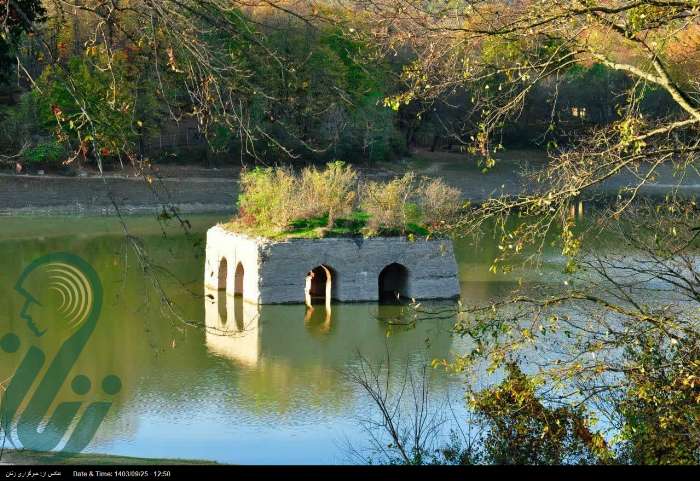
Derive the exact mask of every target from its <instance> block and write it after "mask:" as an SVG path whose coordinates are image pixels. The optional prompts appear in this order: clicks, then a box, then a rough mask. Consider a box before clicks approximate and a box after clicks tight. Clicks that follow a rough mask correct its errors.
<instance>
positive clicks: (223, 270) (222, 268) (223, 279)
mask: <svg viewBox="0 0 700 481" xmlns="http://www.w3.org/2000/svg"><path fill="white" fill-rule="evenodd" d="M227 281H228V261H227V260H226V258H225V257H222V258H221V260H220V261H219V277H218V286H219V290H220V291H224V292H225V291H226V283H227Z"/></svg>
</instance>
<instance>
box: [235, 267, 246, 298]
mask: <svg viewBox="0 0 700 481" xmlns="http://www.w3.org/2000/svg"><path fill="white" fill-rule="evenodd" d="M244 274H245V269H243V264H242V263H241V262H239V263H238V265H237V266H236V274H235V279H234V281H235V282H234V287H233V289H234V294H235V295H237V296H242V295H243V275H244Z"/></svg>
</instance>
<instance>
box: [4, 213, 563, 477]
mask: <svg viewBox="0 0 700 481" xmlns="http://www.w3.org/2000/svg"><path fill="white" fill-rule="evenodd" d="M187 219H188V221H189V222H190V223H191V227H192V228H191V232H190V233H189V234H185V233H183V231H182V229H181V228H180V227H179V226H178V225H177V223H176V222H174V221H169V222H167V223H165V224H163V223H160V222H158V221H157V220H156V219H154V218H153V217H130V218H128V219H127V223H128V229H129V233H130V234H131V235H133V236H135V238H136V239H138V241H137V242H139V243H140V244H139V245H140V246H141V248H142V249H143V252H145V253H147V255H148V256H149V261H150V267H149V270H148V272H147V274H146V275H144V272H143V271H142V265H141V264H140V263H139V259H138V258H137V256H136V255H135V252H134V250H133V244H132V243H131V242H130V241H129V240H128V239H127V237H126V236H125V235H124V232H123V230H122V227H121V226H120V224H119V222H118V220H117V219H115V218H107V217H105V218H62V217H4V218H0V288H1V289H2V295H0V337H2V336H3V335H4V334H5V333H8V332H13V333H15V334H17V336H19V338H20V340H21V345H20V347H19V349H18V350H17V351H16V352H14V353H8V352H0V356H1V357H0V380H5V379H8V378H9V377H11V376H12V374H13V372H14V370H15V369H16V368H17V366H18V365H19V363H20V361H21V359H22V356H23V355H24V354H25V353H26V351H27V349H28V347H29V346H30V345H32V344H34V345H38V346H39V347H40V348H41V349H42V350H43V351H45V352H46V353H47V357H48V356H49V355H50V353H52V352H54V351H55V350H56V349H57V348H56V345H57V344H58V342H57V341H56V339H55V338H51V336H44V337H41V338H33V337H32V334H31V332H29V330H28V329H27V326H26V323H25V321H24V320H23V319H22V318H21V317H20V315H21V311H22V308H23V303H24V299H23V298H22V296H20V295H19V293H18V292H17V291H16V290H15V289H14V285H15V283H16V281H17V278H18V277H19V276H20V274H21V272H22V271H23V270H24V269H25V268H26V267H27V266H28V265H29V264H30V263H31V262H32V261H33V260H34V259H36V258H38V257H40V256H43V255H46V254H49V253H52V252H58V251H63V252H70V253H73V254H76V255H79V256H80V257H82V258H83V259H85V260H86V261H87V262H89V263H90V264H91V265H92V266H93V267H94V268H95V270H96V271H97V273H98V274H99V276H100V279H101V282H102V285H103V289H104V305H103V307H102V311H101V315H100V317H99V320H98V323H97V327H96V328H95V331H94V333H93V334H92V336H91V338H90V340H89V342H88V343H87V345H86V347H85V349H84V350H83V352H82V353H81V355H80V357H79V359H78V360H77V362H76V364H75V366H74V367H73V368H72V371H71V376H74V375H78V374H81V375H84V376H86V377H87V378H88V379H90V380H92V386H93V388H92V389H91V390H89V392H87V393H86V394H83V395H82V396H80V395H77V394H76V393H75V391H74V390H71V387H70V386H69V385H68V384H69V383H68V382H66V383H65V384H66V385H65V386H63V387H62V388H61V390H60V391H59V393H58V396H57V397H56V399H55V401H54V403H53V405H52V406H53V407H52V408H51V409H54V407H55V406H56V405H57V404H58V403H60V402H64V401H82V402H84V403H86V402H88V401H90V402H91V401H94V400H100V399H101V397H105V394H104V393H103V392H101V391H100V390H99V389H97V387H96V386H98V385H99V382H100V380H101V379H103V378H104V376H106V375H108V374H115V375H117V376H119V378H120V379H121V381H122V388H121V390H120V391H119V392H118V394H116V395H114V396H112V397H111V398H110V399H109V400H110V401H112V402H113V404H112V407H111V408H110V410H109V412H108V414H107V416H106V418H105V420H104V422H103V423H102V425H101V426H100V427H99V429H98V431H97V434H96V436H95V437H94V439H93V440H92V442H91V443H90V444H89V446H88V448H87V449H86V451H87V452H95V453H104V454H115V455H124V456H138V457H153V458H188V459H206V460H214V461H219V462H224V463H246V464H247V463H260V464H263V463H264V464H270V463H314V464H327V463H350V462H357V459H356V458H353V457H352V456H351V455H350V451H351V448H354V449H360V450H361V449H362V448H363V447H365V446H366V445H367V439H368V437H367V433H366V432H365V431H364V430H363V428H362V423H361V422H360V420H361V419H363V418H367V417H372V416H374V415H375V414H376V412H375V411H374V409H373V406H372V404H371V402H370V401H369V399H368V397H367V396H366V395H365V393H364V392H363V391H362V390H361V389H360V388H359V387H358V386H357V385H355V384H354V383H352V382H351V381H349V380H348V379H347V376H346V374H347V373H348V372H351V371H352V370H353V369H356V368H357V366H358V363H359V356H362V357H364V358H365V359H367V360H368V361H369V362H371V363H374V364H376V363H380V362H383V361H385V359H386V358H387V356H388V357H389V358H390V359H391V365H392V375H391V377H390V379H391V382H390V384H391V386H392V388H396V389H398V386H399V385H400V383H401V382H402V379H403V376H402V374H403V373H405V369H404V368H405V366H409V367H411V368H420V367H421V366H423V365H425V364H426V363H428V364H429V363H430V361H431V360H433V359H436V358H437V359H443V358H450V357H451V356H453V355H454V353H459V352H460V351H462V350H463V349H464V348H465V342H466V341H465V340H464V339H460V338H457V337H455V336H453V335H452V334H451V332H450V328H451V326H452V323H453V319H449V318H447V319H441V320H431V321H424V322H420V323H418V325H417V326H416V327H415V328H411V329H407V328H402V327H393V328H391V332H390V333H389V335H387V334H388V333H387V329H388V328H387V323H386V322H384V321H385V320H386V319H391V318H392V317H394V316H395V315H396V312H397V310H398V309H400V308H399V307H396V306H378V305H377V304H373V303H370V304H366V303H359V304H357V303H353V304H334V305H333V306H332V310H331V313H330V315H327V313H326V312H325V309H324V308H323V307H322V306H319V308H317V309H316V311H315V312H314V314H313V315H312V316H310V317H309V316H306V315H305V314H306V312H305V308H304V306H302V305H282V306H262V307H254V306H246V307H245V308H244V309H243V310H242V312H240V313H234V314H233V315H234V317H235V316H238V317H242V318H243V319H242V322H243V323H244V324H246V325H251V326H256V327H254V328H251V329H249V330H246V333H245V335H241V336H217V335H212V334H211V333H208V332H207V331H206V329H204V328H203V325H204V323H205V315H206V314H205V313H206V312H207V311H206V309H205V303H206V302H207V298H206V297H205V296H204V289H203V283H202V280H203V268H204V267H203V266H204V257H203V256H204V234H205V232H206V229H207V228H208V227H210V226H211V225H213V224H214V223H216V222H217V221H220V220H223V219H221V218H220V217H217V216H211V215H198V216H188V217H187ZM455 251H456V255H457V261H458V264H459V273H460V279H461V291H462V300H463V301H464V302H480V301H486V300H489V299H494V298H497V297H498V296H501V295H503V294H504V293H505V292H508V290H509V289H510V288H511V287H512V286H513V280H512V279H508V278H503V277H499V276H495V275H493V274H490V273H489V272H488V267H489V265H490V261H491V259H492V258H493V257H494V255H495V254H496V246H495V243H494V242H493V241H491V240H489V239H488V238H485V239H483V240H482V241H480V244H479V245H478V246H474V245H472V244H471V243H470V242H468V241H462V240H460V241H457V242H456V244H455ZM560 271H561V259H559V258H557V257H556V256H552V257H550V258H547V257H546V258H545V263H544V265H543V266H542V269H540V270H538V271H533V272H531V273H530V274H529V275H530V278H529V279H528V281H529V282H544V281H545V280H546V281H548V282H556V279H557V276H556V275H554V273H556V272H560ZM156 282H157V283H158V286H159V287H160V288H156V284H155V283H156ZM161 289H162V291H161ZM161 292H165V293H166V294H167V297H168V298H169V299H170V300H171V301H172V303H173V306H174V311H175V313H174V312H173V310H171V309H170V308H169V307H168V305H167V303H165V302H163V299H162V293H161ZM440 306H444V304H440ZM231 315H232V314H231V313H228V317H229V319H230V318H231ZM47 322H48V321H47ZM236 322H241V319H236ZM40 375H41V374H40ZM429 377H430V384H431V390H432V392H433V395H434V396H435V397H436V398H439V399H442V400H443V401H444V400H445V399H449V400H450V405H451V409H450V413H449V417H451V418H454V419H456V420H457V422H464V421H465V420H466V416H467V413H466V411H465V408H464V402H463V399H462V396H463V388H462V384H463V380H462V379H461V378H460V377H459V376H455V375H448V374H446V373H444V372H442V371H439V370H436V369H431V370H430V374H429ZM69 379H70V378H69ZM443 409H447V408H446V407H444V408H443ZM64 441H65V440H64ZM6 444H7V445H8V446H9V445H10V444H11V443H6Z"/></svg>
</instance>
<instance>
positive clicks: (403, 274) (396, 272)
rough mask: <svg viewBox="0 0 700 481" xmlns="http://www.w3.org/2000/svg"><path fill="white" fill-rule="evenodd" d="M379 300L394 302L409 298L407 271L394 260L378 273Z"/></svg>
mask: <svg viewBox="0 0 700 481" xmlns="http://www.w3.org/2000/svg"><path fill="white" fill-rule="evenodd" d="M378 285H379V300H380V302H384V303H387V302H389V303H396V302H402V301H404V302H405V301H406V300H408V299H409V295H408V286H409V273H408V269H406V267H405V266H403V265H401V264H398V263H396V262H394V263H393V264H389V265H388V266H386V267H385V268H384V269H382V271H381V272H380V273H379V279H378Z"/></svg>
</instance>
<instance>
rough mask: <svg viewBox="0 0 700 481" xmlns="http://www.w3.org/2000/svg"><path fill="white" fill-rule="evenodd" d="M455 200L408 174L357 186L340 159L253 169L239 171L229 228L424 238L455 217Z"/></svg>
mask: <svg viewBox="0 0 700 481" xmlns="http://www.w3.org/2000/svg"><path fill="white" fill-rule="evenodd" d="M358 194H361V195H358ZM358 197H360V198H359V199H358ZM458 198H459V191H457V190H456V189H453V188H451V187H448V186H446V185H444V184H443V183H442V182H441V181H437V180H431V181H427V182H426V183H425V185H424V186H421V185H420V184H419V183H418V182H417V181H416V176H415V174H413V173H408V174H406V175H404V176H403V177H401V178H398V179H394V180H391V181H389V182H375V181H370V182H367V183H365V185H364V186H363V188H362V189H359V186H358V182H357V172H356V171H355V170H354V169H353V168H352V167H350V166H348V165H345V163H343V162H340V161H335V162H329V163H328V164H326V168H325V169H317V168H316V167H307V168H305V169H303V170H302V172H301V173H300V174H297V173H295V172H294V171H292V170H291V169H290V168H285V167H274V168H273V167H268V168H255V169H253V170H246V171H244V172H243V173H242V174H241V194H240V196H239V200H238V207H239V213H238V216H237V217H236V218H235V219H233V221H232V222H231V223H230V224H229V227H230V228H231V229H239V230H243V231H246V232H249V233H252V234H255V235H262V236H269V237H278V236H280V235H282V236H293V237H325V236H343V235H346V236H356V235H365V236H376V235H409V236H411V235H413V236H428V235H431V234H432V233H434V232H436V231H437V229H439V228H443V227H444V226H445V225H447V224H446V222H447V221H450V220H454V219H455V218H456V215H457V213H458V209H459V204H458V201H457V199H458ZM358 207H359V208H358ZM441 215H444V216H445V218H444V219H440V217H439V216H441Z"/></svg>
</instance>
